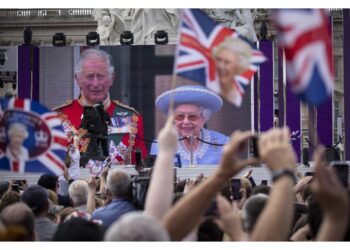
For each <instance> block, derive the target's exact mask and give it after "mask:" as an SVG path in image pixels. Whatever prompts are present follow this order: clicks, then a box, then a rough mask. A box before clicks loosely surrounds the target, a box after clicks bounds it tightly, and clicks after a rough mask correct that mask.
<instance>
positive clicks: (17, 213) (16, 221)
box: [0, 202, 35, 241]
mask: <svg viewBox="0 0 350 250" xmlns="http://www.w3.org/2000/svg"><path fill="white" fill-rule="evenodd" d="M0 219H1V220H2V221H3V223H4V224H5V225H6V226H7V227H9V226H17V227H23V228H24V229H25V231H26V234H25V237H23V238H22V239H23V240H27V241H32V240H35V231H34V221H35V216H34V214H33V212H32V210H31V209H30V208H29V207H28V206H27V205H26V204H25V203H23V202H17V203H15V204H12V205H9V206H7V207H6V208H5V209H4V210H3V211H2V212H1V215H0Z"/></svg>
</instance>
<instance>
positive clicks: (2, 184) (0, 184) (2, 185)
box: [0, 181, 10, 200]
mask: <svg viewBox="0 0 350 250" xmlns="http://www.w3.org/2000/svg"><path fill="white" fill-rule="evenodd" d="M9 187H10V183H9V182H8V181H0V200H1V198H2V196H3V195H4V194H5V193H6V192H7V191H8V190H9Z"/></svg>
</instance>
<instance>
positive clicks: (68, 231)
mask: <svg viewBox="0 0 350 250" xmlns="http://www.w3.org/2000/svg"><path fill="white" fill-rule="evenodd" d="M102 239H103V230H102V228H101V226H99V225H98V224H96V223H94V222H92V221H87V220H85V219H82V218H72V219H69V220H67V221H65V222H63V223H61V224H60V225H59V226H58V228H57V230H56V233H55V235H54V236H53V238H52V241H102Z"/></svg>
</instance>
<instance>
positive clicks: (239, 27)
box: [204, 9, 257, 42]
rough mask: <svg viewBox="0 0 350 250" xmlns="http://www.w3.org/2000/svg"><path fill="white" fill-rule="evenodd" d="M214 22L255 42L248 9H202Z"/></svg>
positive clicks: (251, 19) (252, 19)
mask: <svg viewBox="0 0 350 250" xmlns="http://www.w3.org/2000/svg"><path fill="white" fill-rule="evenodd" d="M204 11H205V12H206V13H207V14H208V15H209V16H210V17H211V18H212V19H214V20H215V21H216V22H218V23H220V24H222V25H223V26H225V27H227V28H231V29H235V30H236V31H237V32H238V33H239V34H241V35H242V36H244V37H246V38H247V39H249V40H250V41H252V42H256V41H257V37H256V33H255V31H254V25H253V24H254V18H253V16H252V13H251V11H250V9H204Z"/></svg>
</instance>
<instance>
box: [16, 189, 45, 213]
mask: <svg viewBox="0 0 350 250" xmlns="http://www.w3.org/2000/svg"><path fill="white" fill-rule="evenodd" d="M21 199H22V201H23V202H24V203H26V204H27V205H28V206H29V207H30V208H31V209H32V211H33V213H34V214H35V216H38V215H41V214H43V213H46V212H47V211H48V209H49V201H48V199H49V193H48V191H47V190H46V189H45V188H43V187H41V186H39V185H32V186H30V187H29V188H27V189H26V190H24V192H23V194H22V196H21Z"/></svg>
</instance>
